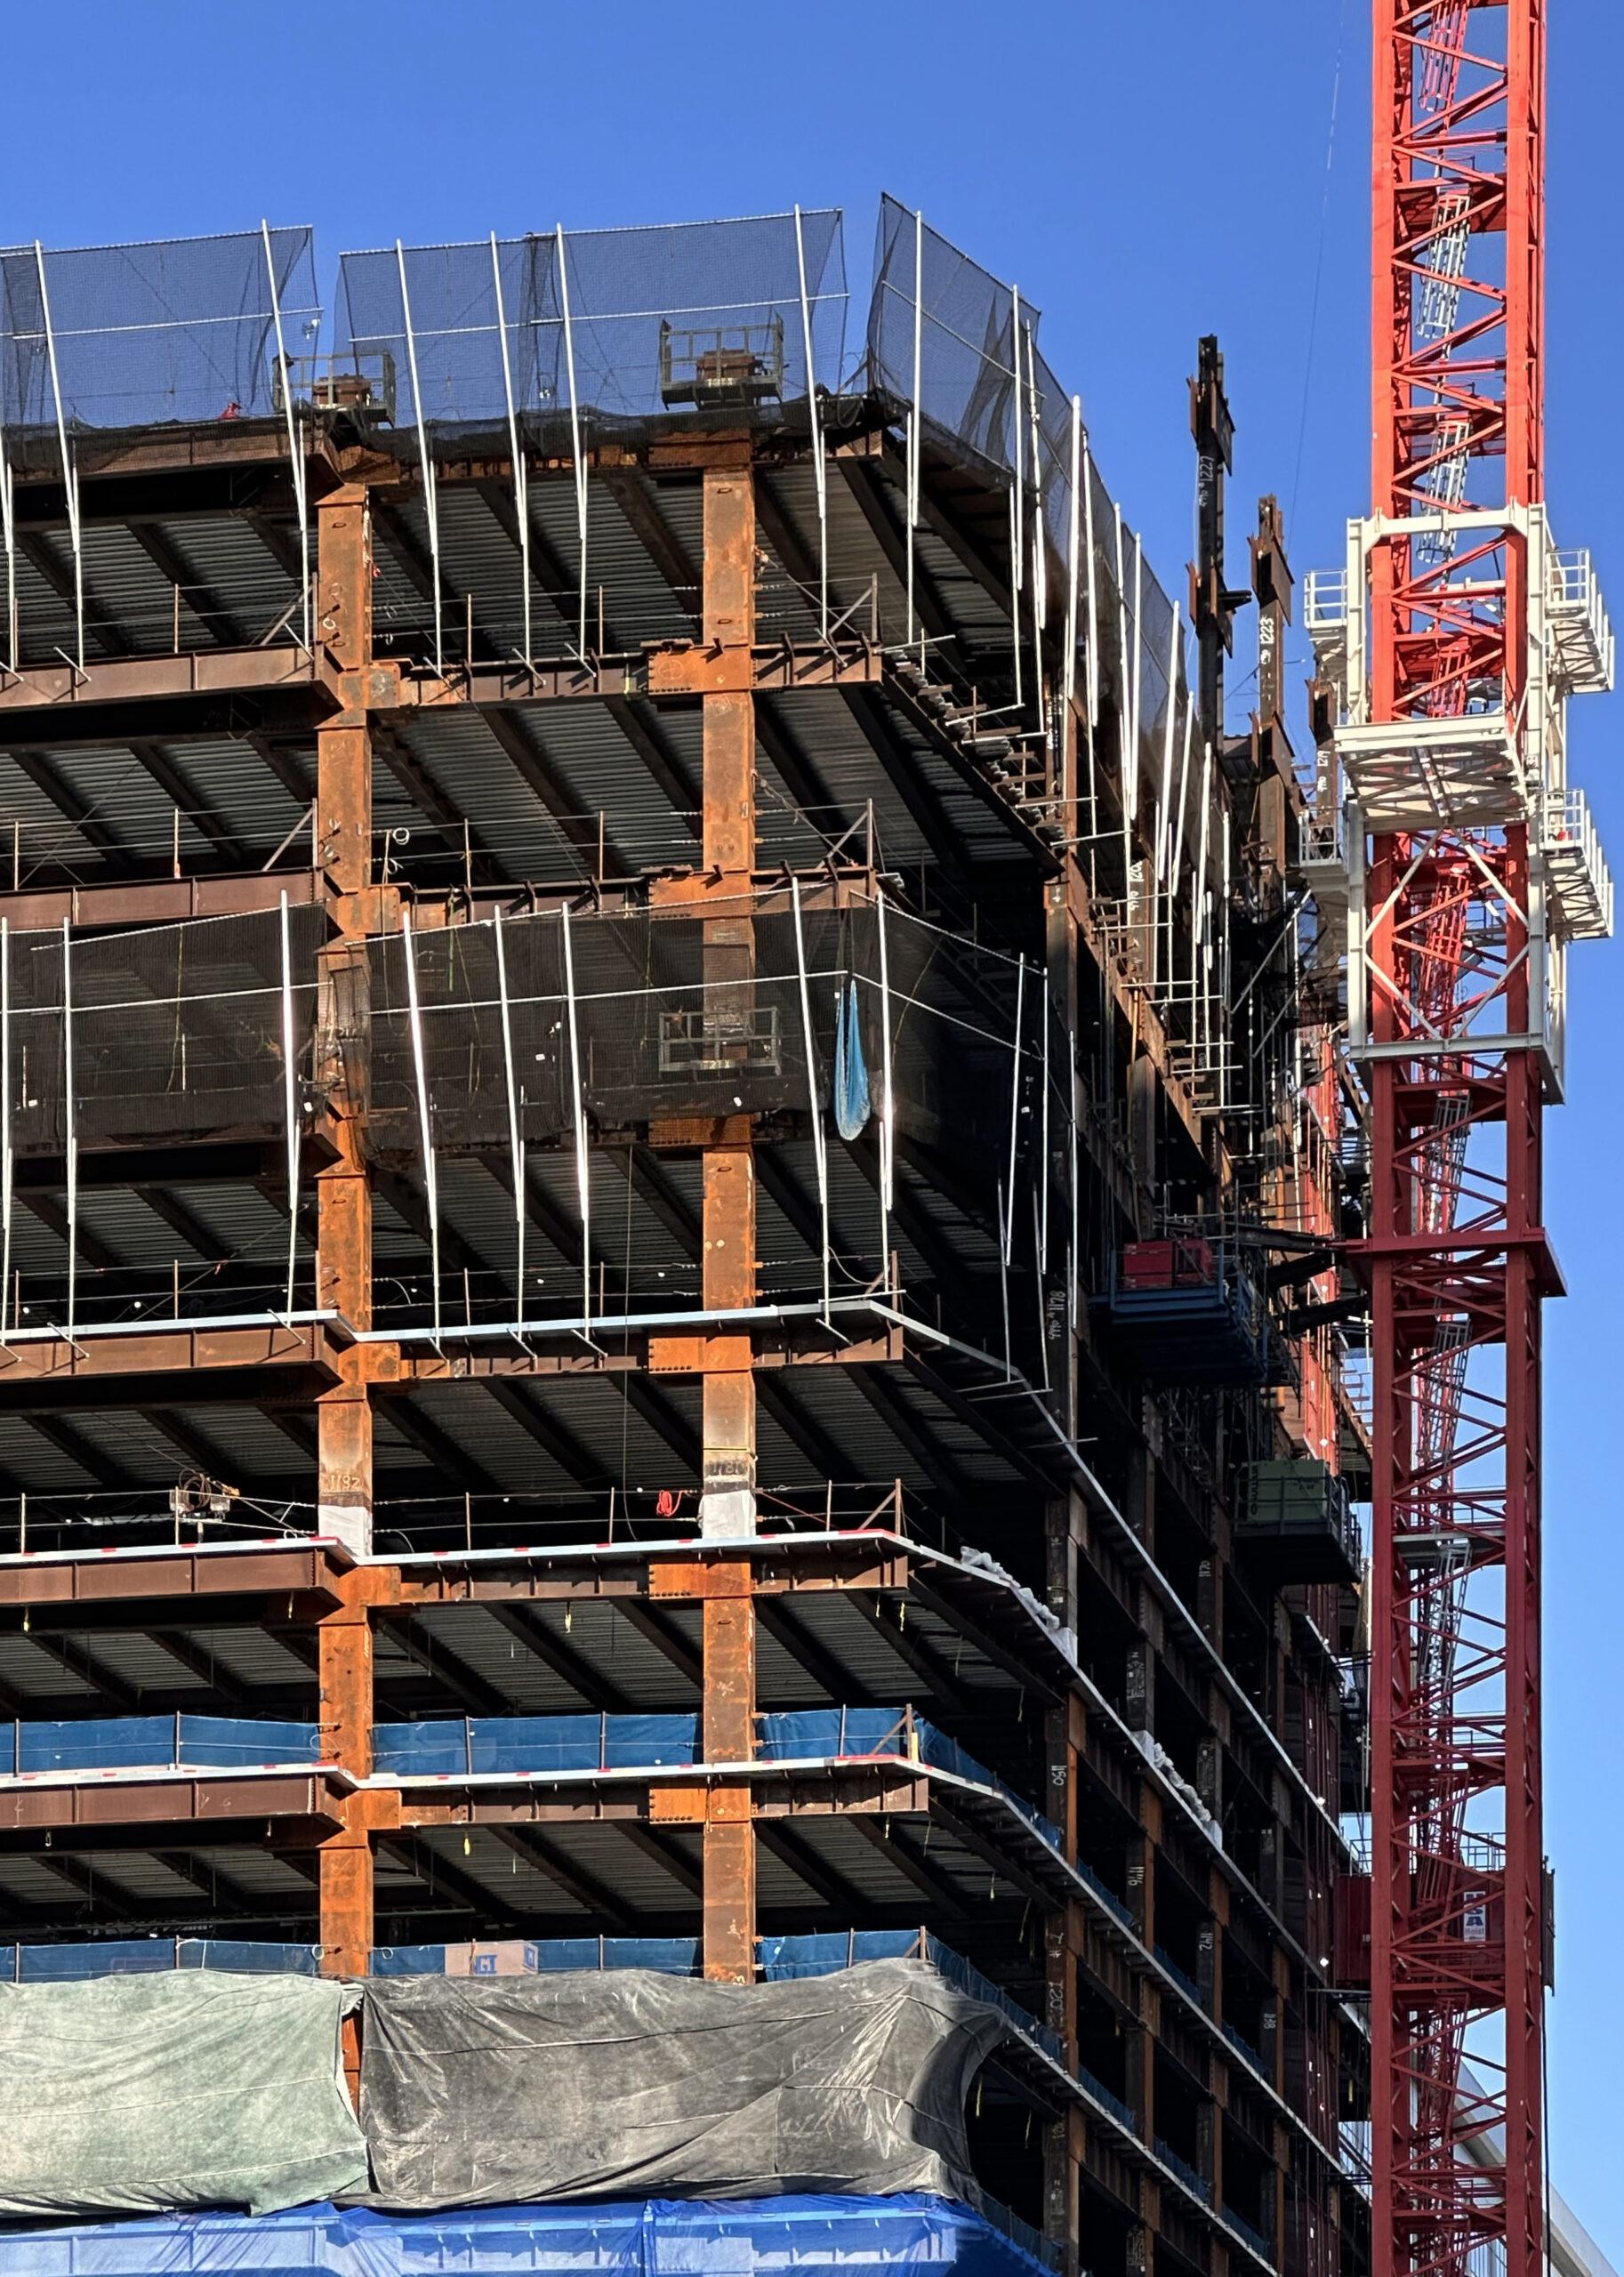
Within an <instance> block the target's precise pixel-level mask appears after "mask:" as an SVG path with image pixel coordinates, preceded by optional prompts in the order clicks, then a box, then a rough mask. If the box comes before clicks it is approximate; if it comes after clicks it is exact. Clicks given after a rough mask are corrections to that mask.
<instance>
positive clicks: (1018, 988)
mask: <svg viewBox="0 0 1624 2277" xmlns="http://www.w3.org/2000/svg"><path fill="white" fill-rule="evenodd" d="M1025 1017H1026V958H1025V952H1024V951H1023V952H1022V953H1021V955H1020V956H1019V957H1018V958H1017V961H1016V971H1015V1057H1014V1060H1013V1063H1012V1066H1011V1069H1010V1074H1009V1193H1008V1195H1007V1197H1006V1200H1007V1206H1006V1207H1005V1208H1004V1209H1003V1211H1002V1212H1001V1214H1002V1217H1003V1225H1002V1227H1001V1232H1002V1235H1003V1243H1002V1255H1003V1262H1004V1269H1005V1271H1006V1272H1007V1271H1008V1270H1009V1261H1010V1255H1011V1244H1012V1243H1013V1242H1014V1239H1015V1153H1016V1147H1017V1141H1018V1140H1019V1138H1020V1133H1021V1026H1022V1023H1023V1021H1024V1020H1025Z"/></svg>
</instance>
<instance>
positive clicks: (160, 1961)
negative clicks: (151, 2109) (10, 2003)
mask: <svg viewBox="0 0 1624 2277" xmlns="http://www.w3.org/2000/svg"><path fill="white" fill-rule="evenodd" d="M166 1968H223V1969H229V1970H231V1971H232V1972H233V1973H234V1974H236V1975H239V1976H240V1975H251V1976H319V1975H321V1947H320V1946H319V1945H267V1944H252V1943H247V1942H246V1941H245V1940H244V1939H242V1938H238V1937H106V1938H102V1939H100V1941H99V1942H97V1943H93V1944H92V1943H80V1944H60V1945H0V1982H4V1983H11V1984H42V1983H66V1982H68V1981H69V1980H71V1979H73V1978H76V1977H84V1976H149V1975H153V1974H155V1973H156V1972H157V1971H159V1970H161V1969H166Z"/></svg>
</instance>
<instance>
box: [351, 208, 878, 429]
mask: <svg viewBox="0 0 1624 2277" xmlns="http://www.w3.org/2000/svg"><path fill="white" fill-rule="evenodd" d="M846 298H847V295H846V276H845V261H844V254H843V250H842V241H841V231H840V213H839V211H838V210H826V211H822V212H815V213H800V214H797V213H773V214H765V215H760V216H757V217H754V218H752V219H748V220H739V221H689V222H679V223H674V224H671V225H670V226H664V227H652V228H645V229H565V230H555V231H553V232H551V234H548V235H545V236H542V235H537V236H530V237H514V238H508V239H505V240H498V239H486V240H484V241H482V242H477V243H474V244H470V245H413V246H406V247H402V246H391V247H390V248H388V249H386V250H381V251H376V252H367V253H345V254H344V255H343V256H342V260H341V262H340V286H339V302H338V310H337V323H338V334H339V340H340V343H341V345H340V351H339V352H340V355H341V358H343V359H345V360H347V361H348V362H349V363H350V364H351V365H353V366H354V367H355V369H356V370H357V371H358V372H365V371H366V370H367V369H368V368H369V367H378V366H382V361H383V359H384V358H387V359H388V364H389V368H390V370H391V371H392V374H393V386H394V406H395V408H394V423H395V426H396V428H397V429H398V430H409V429H410V428H412V427H413V426H414V425H415V423H416V422H417V420H418V418H419V417H420V416H421V418H422V422H423V424H424V425H425V427H429V428H432V429H433V430H436V431H439V430H445V429H454V428H459V427H493V426H494V427H500V426H504V425H505V424H506V422H508V420H509V418H510V417H512V418H513V419H515V420H517V421H520V422H524V425H525V428H526V429H527V430H534V428H535V424H536V422H538V421H549V420H551V419H552V418H554V417H556V416H558V415H559V414H562V415H563V416H565V417H567V416H569V415H570V414H571V413H572V412H573V413H575V414H591V415H592V417H593V418H594V420H595V421H596V422H599V423H602V422H604V421H606V420H607V421H617V420H642V419H647V418H649V417H651V416H655V415H657V414H664V413H667V412H670V411H673V410H677V411H685V410H696V409H697V410H703V409H708V408H728V407H748V406H755V405H764V404H771V405H774V406H776V405H781V404H783V403H785V402H789V401H791V400H792V399H794V398H804V397H806V396H807V395H808V393H809V392H810V391H811V389H812V388H813V387H814V386H816V385H819V384H821V385H823V386H824V387H826V388H829V389H833V388H835V387H837V386H838V384H839V382H840V371H841V366H842V362H843V358H844V354H845V325H846Z"/></svg>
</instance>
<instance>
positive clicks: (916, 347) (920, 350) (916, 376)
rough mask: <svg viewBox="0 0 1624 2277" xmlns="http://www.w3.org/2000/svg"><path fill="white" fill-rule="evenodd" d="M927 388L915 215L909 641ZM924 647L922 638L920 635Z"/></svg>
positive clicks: (920, 230) (921, 257)
mask: <svg viewBox="0 0 1624 2277" xmlns="http://www.w3.org/2000/svg"><path fill="white" fill-rule="evenodd" d="M924 386H925V216H924V213H923V211H922V210H921V211H920V212H917V213H915V214H914V216H913V401H912V405H911V406H910V407H909V411H908V639H909V640H912V638H913V533H914V531H915V530H916V529H917V528H918V527H919V470H920V450H921V437H922V432H923V427H922V422H923V403H922V400H921V398H922V397H923V394H924ZM921 645H922V635H921Z"/></svg>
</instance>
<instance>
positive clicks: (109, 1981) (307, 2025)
mask: <svg viewBox="0 0 1624 2277" xmlns="http://www.w3.org/2000/svg"><path fill="white" fill-rule="evenodd" d="M357 1997H358V1996H357V1994H356V1993H355V1992H354V1991H353V1990H352V1989H351V1988H350V1987H349V1986H347V1985H344V1984H341V1983H326V1982H324V1981H322V1980H320V1979H316V1978H310V1977H300V1976H236V1975H205V1974H196V1975H195V1974H193V1973H191V1972H189V1971H184V1972H180V1973H175V1974H171V1975H153V1976H106V1977H99V1978H93V1979H92V1980H90V1981H89V1982H86V1983H68V1984H0V2143H3V2144H4V2153H3V2154H0V2214H4V2215H11V2216H18V2215H25V2216H26V2215H76V2214H115V2213H147V2212H155V2213H156V2212H162V2211H166V2210H169V2209H181V2210H184V2209H189V2208H197V2207H205V2206H230V2207H245V2208H246V2209H247V2210H248V2211H249V2212H250V2213H253V2214H268V2213H273V2212H275V2211H277V2209H279V2208H282V2207H285V2206H299V2205H303V2204H306V2203H308V2202H309V2201H310V2200H312V2199H318V2198H333V2197H337V2196H340V2195H343V2194H350V2193H358V2192H361V2191H364V2190H365V2189H366V2182H367V2173H366V2143H365V2142H364V2140H363V2139H362V2136H361V2130H360V2128H358V2125H357V2124H356V2120H355V2114H354V2112H352V2111H351V2109H350V2100H349V2097H348V2096H347V2094H346V2093H345V2089H344V2081H343V2073H342V2051H341V2046H340V2038H339V2032H340V2020H341V2018H342V2016H343V2014H344V2012H345V2010H346V2008H348V2007H353V2006H354V2004H355V2001H356V1999H357Z"/></svg>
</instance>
